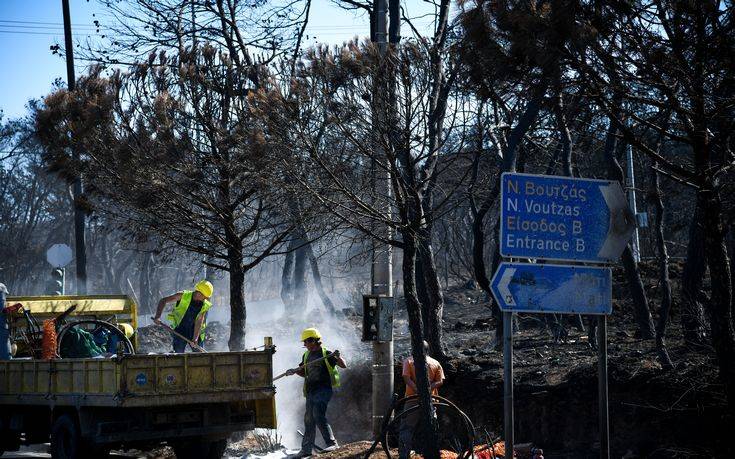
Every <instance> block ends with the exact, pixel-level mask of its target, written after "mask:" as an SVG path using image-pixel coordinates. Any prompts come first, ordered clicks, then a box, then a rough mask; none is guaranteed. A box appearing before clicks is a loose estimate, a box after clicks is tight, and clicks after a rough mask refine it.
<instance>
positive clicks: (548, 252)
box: [500, 173, 635, 263]
mask: <svg viewBox="0 0 735 459" xmlns="http://www.w3.org/2000/svg"><path fill="white" fill-rule="evenodd" d="M501 186H502V188H501V193H500V199H501V213H500V218H501V225H500V254H501V255H502V256H504V257H518V258H539V259H549V260H567V261H586V262H596V263H610V262H613V261H615V260H617V259H618V257H620V254H621V253H622V252H623V249H625V245H626V244H627V243H628V240H629V239H630V236H631V234H632V233H633V230H634V229H635V216H634V215H633V213H632V212H631V210H630V208H629V207H628V203H627V201H626V199H625V194H624V193H623V190H622V188H621V187H620V184H619V183H618V182H616V181H611V180H593V179H579V178H572V177H559V176H553V175H532V174H515V173H504V174H503V175H502V177H501Z"/></svg>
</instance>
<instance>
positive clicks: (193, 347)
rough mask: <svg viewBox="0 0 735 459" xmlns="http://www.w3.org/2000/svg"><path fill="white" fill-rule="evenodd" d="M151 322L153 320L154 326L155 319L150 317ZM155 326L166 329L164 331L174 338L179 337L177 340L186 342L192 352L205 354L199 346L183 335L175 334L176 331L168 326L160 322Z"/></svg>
mask: <svg viewBox="0 0 735 459" xmlns="http://www.w3.org/2000/svg"><path fill="white" fill-rule="evenodd" d="M151 320H153V323H154V324H156V321H155V319H154V318H153V317H151ZM156 325H158V326H159V327H163V328H165V329H166V330H168V331H169V333H171V334H172V335H174V336H177V337H179V338H181V339H183V340H184V341H186V342H187V343H188V344H189V346H191V348H192V349H193V350H195V351H198V352H204V353H206V352H207V351H205V350H204V348H203V347H201V346H200V345H198V344H197V343H195V342H194V341H192V340H190V339H187V338H186V337H185V336H184V335H182V334H181V333H179V332H177V331H176V330H174V329H173V328H171V327H169V326H168V325H166V324H165V323H163V322H160V323H157V324H156Z"/></svg>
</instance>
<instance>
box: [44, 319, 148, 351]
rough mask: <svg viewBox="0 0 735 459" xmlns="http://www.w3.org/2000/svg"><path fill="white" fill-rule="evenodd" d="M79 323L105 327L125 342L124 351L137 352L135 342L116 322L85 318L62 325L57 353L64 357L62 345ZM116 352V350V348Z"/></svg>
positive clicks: (120, 340)
mask: <svg viewBox="0 0 735 459" xmlns="http://www.w3.org/2000/svg"><path fill="white" fill-rule="evenodd" d="M79 325H95V326H96V328H95V330H96V329H98V328H103V329H105V330H107V331H109V332H110V333H112V334H114V335H115V336H117V337H118V338H119V341H118V342H121V343H123V347H124V348H125V349H124V350H123V352H124V353H125V354H134V353H135V348H133V343H131V342H130V340H129V339H128V337H127V336H125V333H123V332H122V330H120V329H119V328H117V327H116V326H115V324H113V323H110V322H107V321H106V320H97V319H85V320H75V321H74V322H70V323H68V324H66V325H64V326H63V327H61V330H59V333H58V339H57V342H58V345H57V348H56V353H57V354H58V355H59V356H61V357H62V358H63V357H64V356H63V355H61V345H62V343H63V342H64V338H65V337H66V334H67V332H68V331H69V330H71V329H72V328H73V327H77V326H79ZM114 352H116V350H115V351H114Z"/></svg>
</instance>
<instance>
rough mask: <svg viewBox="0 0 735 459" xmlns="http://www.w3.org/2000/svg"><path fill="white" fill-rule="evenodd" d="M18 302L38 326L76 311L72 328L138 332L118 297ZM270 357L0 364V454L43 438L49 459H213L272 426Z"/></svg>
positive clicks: (269, 353) (130, 357)
mask: <svg viewBox="0 0 735 459" xmlns="http://www.w3.org/2000/svg"><path fill="white" fill-rule="evenodd" d="M17 302H19V303H21V304H23V306H24V307H25V308H27V309H30V311H31V313H32V314H33V317H34V318H39V319H44V318H49V317H53V316H55V315H57V314H58V313H59V312H63V311H64V310H66V308H67V307H68V306H70V305H72V304H76V305H77V308H76V310H75V311H74V313H73V314H74V316H72V317H71V318H70V319H71V320H74V319H75V318H76V317H78V316H84V317H105V318H109V317H114V319H115V320H119V321H120V322H124V323H130V324H131V325H133V326H135V325H137V323H136V320H137V319H136V306H135V303H134V302H133V301H131V300H130V298H128V297H125V296H84V297H72V296H64V297H28V298H20V297H16V298H12V297H11V298H8V304H13V303H17ZM22 320H24V318H23V317H14V321H15V323H14V327H13V328H12V329H16V330H22V328H23V327H22ZM12 329H11V330H12ZM11 333H12V332H11ZM274 352H275V347H274V346H273V345H272V341H271V340H270V338H266V339H265V345H264V346H263V350H258V351H243V352H210V353H196V354H194V353H190V354H125V355H119V356H118V355H114V356H111V357H107V358H84V359H65V358H62V359H54V360H40V359H32V358H16V359H12V360H8V361H0V439H1V440H0V448H4V449H5V450H15V449H17V448H18V446H19V445H20V444H33V443H45V442H48V441H49V439H50V441H51V452H52V456H53V457H58V458H74V457H102V456H104V455H106V454H107V453H109V451H110V450H111V449H117V448H132V447H135V448H140V449H146V448H150V447H152V446H155V445H158V444H160V443H162V442H166V443H167V444H169V445H171V446H172V447H173V448H174V450H175V451H176V454H177V457H179V458H189V457H191V458H220V457H222V454H223V453H224V450H225V447H226V439H227V437H228V436H229V435H230V434H231V433H233V432H237V431H244V430H251V429H254V428H256V427H262V428H275V427H276V415H275V389H274V386H273V365H272V362H273V353H274ZM0 453H2V450H1V449H0Z"/></svg>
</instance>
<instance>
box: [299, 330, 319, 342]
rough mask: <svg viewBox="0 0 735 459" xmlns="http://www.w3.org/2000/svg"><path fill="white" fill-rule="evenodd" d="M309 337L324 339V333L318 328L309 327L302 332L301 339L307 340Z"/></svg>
mask: <svg viewBox="0 0 735 459" xmlns="http://www.w3.org/2000/svg"><path fill="white" fill-rule="evenodd" d="M309 338H314V339H316V340H320V339H322V334H321V333H319V330H317V329H316V328H307V329H305V330H304V331H302V332H301V341H306V340H307V339H309Z"/></svg>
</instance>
